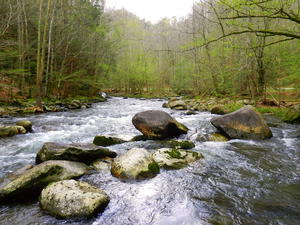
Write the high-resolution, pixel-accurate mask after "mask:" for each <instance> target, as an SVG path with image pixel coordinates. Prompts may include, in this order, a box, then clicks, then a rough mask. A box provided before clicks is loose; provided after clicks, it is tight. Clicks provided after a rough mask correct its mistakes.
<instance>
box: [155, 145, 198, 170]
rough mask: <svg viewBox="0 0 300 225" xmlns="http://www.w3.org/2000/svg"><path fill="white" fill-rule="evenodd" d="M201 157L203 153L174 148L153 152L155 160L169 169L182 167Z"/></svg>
mask: <svg viewBox="0 0 300 225" xmlns="http://www.w3.org/2000/svg"><path fill="white" fill-rule="evenodd" d="M201 158H203V155H202V154H201V153H198V152H192V151H187V150H182V149H174V148H162V149H159V150H158V151H157V152H155V153H154V154H153V159H154V161H155V162H157V164H158V165H159V166H160V167H165V168H167V169H180V168H183V167H185V166H187V165H188V164H189V163H192V162H195V161H196V160H198V159H201Z"/></svg>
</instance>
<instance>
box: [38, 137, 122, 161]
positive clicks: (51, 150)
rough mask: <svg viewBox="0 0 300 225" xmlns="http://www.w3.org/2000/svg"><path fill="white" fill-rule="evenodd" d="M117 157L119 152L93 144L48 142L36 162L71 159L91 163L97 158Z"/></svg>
mask: <svg viewBox="0 0 300 225" xmlns="http://www.w3.org/2000/svg"><path fill="white" fill-rule="evenodd" d="M106 156H108V157H112V158H114V157H116V156H117V153H115V152H113V151H111V150H109V149H107V148H103V147H100V146H96V145H93V144H70V145H66V144H59V143H55V142H48V143H45V144H44V145H43V147H42V148H41V150H40V151H39V152H38V153H37V156H36V163H41V162H44V161H48V160H70V161H77V162H84V163H88V164H89V163H91V162H92V161H94V160H95V159H97V158H104V157H106Z"/></svg>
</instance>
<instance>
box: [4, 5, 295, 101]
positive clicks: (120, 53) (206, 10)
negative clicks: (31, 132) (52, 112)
mask: <svg viewBox="0 0 300 225" xmlns="http://www.w3.org/2000/svg"><path fill="white" fill-rule="evenodd" d="M0 4H1V7H0V16H1V20H0V39H1V42H0V43H1V45H0V80H1V82H0V85H1V86H0V98H1V101H6V102H9V101H13V100H14V99H30V98H34V99H36V102H37V105H38V106H40V107H41V106H42V99H60V98H66V97H73V96H78V95H81V96H93V95H95V94H97V93H98V92H99V91H101V90H103V91H111V92H116V93H122V94H125V95H126V94H146V95H148V96H164V95H172V94H174V95H175V94H176V95H184V94H188V95H193V96H199V95H200V96H216V97H222V96H247V97H249V98H259V99H261V98H272V99H275V100H276V101H278V102H280V101H282V100H291V99H297V98H299V93H300V91H299V87H300V63H299V62H300V51H299V50H300V42H299V39H300V25H299V23H300V16H299V11H300V3H299V1H297V0H268V1H262V0H255V1H251V2H250V1H247V0H239V1H232V0H207V1H198V2H197V3H196V4H195V5H194V7H193V9H192V11H191V13H190V14H189V15H187V16H186V17H185V18H182V19H177V18H172V19H168V18H165V19H162V20H161V21H160V22H158V23H157V24H151V23H150V22H147V21H145V20H141V19H139V18H138V17H137V16H135V15H134V14H132V13H130V12H128V11H126V10H124V9H123V10H112V9H108V10H105V2H104V1H103V0H39V1H33V0H9V1H7V0H1V1H0ZM287 90H288V91H287ZM285 94H288V96H285Z"/></svg>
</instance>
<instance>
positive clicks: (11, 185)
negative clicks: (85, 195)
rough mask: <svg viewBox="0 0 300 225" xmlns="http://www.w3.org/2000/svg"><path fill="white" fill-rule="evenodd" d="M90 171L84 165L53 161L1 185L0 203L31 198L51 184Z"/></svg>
mask: <svg viewBox="0 0 300 225" xmlns="http://www.w3.org/2000/svg"><path fill="white" fill-rule="evenodd" d="M88 171H89V167H88V166H87V165H85V164H83V163H79V162H71V161H62V160H53V161H47V162H44V163H42V164H39V165H37V166H35V167H33V168H32V169H29V170H26V171H25V172H24V173H23V174H20V175H18V176H17V177H15V178H14V179H13V180H10V179H6V180H5V181H4V182H3V183H1V184H0V202H1V201H4V202H11V201H12V200H19V199H26V198H31V197H33V196H35V195H37V194H39V192H40V191H41V190H42V189H43V188H44V187H45V186H47V185H48V184H49V183H52V182H56V181H60V180H67V179H72V178H78V177H81V176H82V175H84V174H85V173H87V172H88Z"/></svg>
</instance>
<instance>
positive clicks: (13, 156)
mask: <svg viewBox="0 0 300 225" xmlns="http://www.w3.org/2000/svg"><path fill="white" fill-rule="evenodd" d="M162 104H163V102H162V101H161V100H138V99H122V98H112V99H110V100H109V101H108V102H104V103H97V104H94V105H92V107H91V108H89V109H78V110H74V111H69V112H55V113H45V114H40V115H33V116H28V117H23V118H5V119H0V120H1V121H0V122H2V123H6V124H9V123H10V124H13V123H16V122H17V121H19V120H30V121H32V123H33V130H34V133H27V134H24V135H17V136H14V137H10V138H3V139H0V163H1V165H2V167H1V168H0V178H4V177H6V176H7V175H8V174H9V173H10V172H13V171H15V170H17V169H19V168H22V167H23V166H26V165H30V164H34V163H35V158H36V154H37V152H38V151H39V150H40V149H41V147H42V146H43V144H44V143H45V142H58V143H60V144H65V145H70V144H71V146H72V144H73V145H74V144H75V145H76V144H78V143H92V142H93V139H94V137H95V136H96V135H108V136H113V137H118V138H120V139H123V140H131V139H132V138H133V137H135V136H136V135H139V134H140V132H139V131H138V130H136V129H135V127H134V126H133V124H132V122H131V120H132V118H133V116H134V115H135V114H136V113H138V112H141V111H146V110H164V111H166V112H168V113H169V114H170V115H171V116H173V117H174V118H176V120H177V121H178V122H180V123H182V124H184V125H185V126H187V127H188V128H189V131H188V132H187V134H182V135H181V136H179V139H180V140H190V141H192V142H194V143H195V147H194V148H193V149H192V151H194V152H196V153H197V157H196V158H201V159H200V160H191V162H192V163H191V164H189V165H188V166H185V167H180V169H179V170H174V169H170V168H169V164H163V163H162V165H167V167H163V168H161V169H160V173H157V174H155V176H151V177H152V178H151V179H143V180H139V181H134V180H121V179H119V178H118V177H115V176H112V174H111V172H110V169H109V166H108V167H106V168H107V169H105V166H104V167H103V166H102V167H101V168H104V169H100V170H98V171H95V170H94V172H91V173H88V174H86V175H84V176H83V177H81V178H80V180H81V181H82V182H86V183H88V184H90V185H93V188H94V187H96V188H97V187H98V188H101V189H102V190H104V191H105V193H107V195H108V196H109V197H110V202H109V204H108V206H107V207H106V209H105V211H104V212H103V213H101V212H99V213H98V214H97V215H96V217H93V218H90V219H75V220H74V219H64V220H59V219H55V218H54V217H52V216H50V215H48V214H47V213H45V212H44V211H42V210H40V207H39V205H38V202H37V200H33V202H30V203H28V202H26V203H17V204H13V205H5V206H1V207H0V212H1V213H0V221H1V224H62V223H63V224H94V225H97V224H116V225H118V224H122V225H123V224H141V225H142V224H143V225H144V224H297V223H299V221H300V218H299V208H300V207H299V206H300V203H299V200H300V199H299V188H300V184H299V178H300V174H299V172H300V168H299V156H300V152H299V151H300V150H299V149H300V140H299V139H300V137H299V136H300V133H299V126H297V125H289V124H285V123H281V122H279V121H277V120H276V119H274V118H272V117H268V118H266V119H267V122H268V124H276V126H272V127H271V131H272V133H273V137H272V138H271V139H266V140H257V141H254V140H240V139H233V140H230V141H229V142H218V141H217V142H215V141H212V140H213V139H212V138H211V134H213V133H215V132H216V131H217V130H216V128H215V127H213V126H212V124H211V122H210V120H211V119H212V118H215V117H217V115H213V114H211V113H208V112H196V113H195V114H193V115H186V111H173V110H170V109H166V108H165V109H163V108H162V107H161V106H162ZM206 137H207V138H206ZM214 140H215V139H214ZM222 140H223V139H222ZM164 145H165V143H162V142H161V141H156V140H147V141H135V142H124V143H117V144H116V145H113V146H108V147H107V148H109V149H110V150H111V151H114V152H116V153H117V154H118V155H124V154H125V153H126V152H128V150H130V149H133V148H144V149H147V151H148V152H149V153H154V152H156V150H157V149H159V148H162V147H164ZM168 145H169V146H167V147H171V148H173V147H174V146H172V143H168ZM192 147H193V146H192ZM161 151H162V152H163V153H166V156H167V157H168V156H170V154H171V155H176V156H177V157H178V159H180V158H181V157H182V156H183V155H185V154H187V153H186V152H181V151H173V150H172V149H169V150H168V149H164V150H161ZM192 155H193V154H192ZM200 156H201V157H200ZM202 156H203V157H204V158H202ZM158 158H159V160H162V158H163V157H158ZM105 160H106V159H104V160H103V162H102V163H106V164H108V165H109V160H106V161H105ZM100 163H101V162H100ZM168 163H170V162H168ZM177 163H178V161H177ZM180 163H183V162H182V161H181V162H180ZM106 164H105V165H106ZM72 182H73V181H72ZM45 207H46V206H45Z"/></svg>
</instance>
